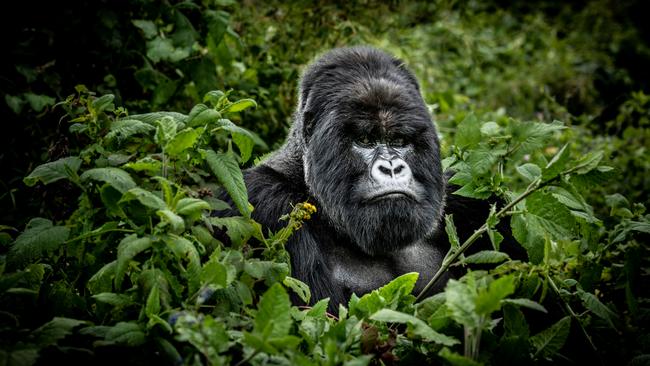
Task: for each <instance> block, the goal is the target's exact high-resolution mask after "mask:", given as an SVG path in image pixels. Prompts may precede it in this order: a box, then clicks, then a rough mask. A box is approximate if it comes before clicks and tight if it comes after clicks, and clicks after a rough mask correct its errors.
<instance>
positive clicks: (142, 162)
mask: <svg viewBox="0 0 650 366" xmlns="http://www.w3.org/2000/svg"><path fill="white" fill-rule="evenodd" d="M123 167H124V168H127V169H131V170H134V171H136V172H142V171H144V172H147V173H149V175H158V174H160V172H161V171H162V162H161V161H160V160H156V159H154V158H152V157H149V156H146V157H144V158H142V159H139V160H138V161H136V162H133V163H126V164H124V166H123Z"/></svg>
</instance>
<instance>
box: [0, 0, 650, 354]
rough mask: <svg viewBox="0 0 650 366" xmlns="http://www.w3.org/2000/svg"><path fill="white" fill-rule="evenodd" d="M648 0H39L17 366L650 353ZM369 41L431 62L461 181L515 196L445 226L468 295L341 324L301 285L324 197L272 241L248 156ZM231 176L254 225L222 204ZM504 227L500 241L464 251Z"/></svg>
mask: <svg viewBox="0 0 650 366" xmlns="http://www.w3.org/2000/svg"><path fill="white" fill-rule="evenodd" d="M641 3H642V2H641V1H638V2H634V1H632V2H623V3H621V2H614V1H607V0H597V1H591V2H575V3H572V4H571V5H566V4H561V3H557V2H552V1H549V2H541V3H539V4H536V5H504V4H502V3H501V2H499V1H494V2H491V1H488V2H481V1H477V2H472V1H470V2H466V3H464V4H459V3H458V2H454V1H448V2H447V1H436V2H427V1H421V2H418V1H413V2H379V1H378V2H375V1H363V2H343V3H342V4H325V5H323V4H319V2H313V3H312V2H309V1H300V2H290V3H288V4H287V3H284V2H279V1H277V2H276V1H271V2H255V1H244V2H241V3H236V2H234V1H230V0H215V1H207V0H204V1H167V2H161V3H158V2H149V1H144V0H129V1H122V2H113V1H96V2H73V3H66V4H65V5H62V4H58V3H56V2H48V3H42V4H41V3H40V2H32V1H24V2H20V3H17V4H15V5H16V8H15V10H6V12H7V14H8V16H9V17H13V18H14V19H15V21H14V22H9V23H3V25H2V27H3V28H2V34H3V36H5V37H6V40H5V44H8V45H9V47H8V50H7V51H6V52H5V53H6V55H5V56H4V57H3V64H2V68H1V69H0V75H1V76H2V77H1V78H0V87H1V88H0V90H1V91H2V94H3V100H4V103H2V106H0V109H1V113H2V116H3V119H4V121H5V127H4V131H5V132H4V133H3V134H2V136H1V139H2V140H1V143H2V145H3V147H4V149H3V150H2V151H1V152H0V154H1V155H0V163H1V164H2V166H1V169H0V183H1V184H2V190H1V191H0V204H1V205H2V206H1V207H2V210H0V224H3V225H1V226H0V365H31V364H53V363H54V362H55V361H56V360H64V361H67V362H72V361H73V360H74V361H78V362H89V360H94V361H93V362H100V363H105V364H112V363H115V362H120V363H127V364H131V363H133V364H136V363H137V364H149V363H152V364H153V363H159V364H242V365H243V364H290V365H293V364H301V365H303V364H304V365H312V364H328V365H329V364H332V365H333V364H345V365H367V364H386V365H389V364H407V365H408V364H452V365H477V364H494V365H500V364H522V363H524V362H531V363H535V364H547V363H548V364H587V363H595V364H630V365H639V364H647V363H648V362H649V360H650V337H649V335H650V293H649V288H648V286H647V285H645V284H646V283H647V282H646V281H649V280H650V273H649V272H648V268H650V267H649V266H648V265H649V264H650V263H649V260H650V253H649V247H648V239H649V238H650V214H648V213H646V206H647V203H648V198H649V194H650V189H649V188H650V151H649V146H650V128H648V127H650V85H649V82H650V75H649V73H650V71H649V69H648V68H647V65H648V64H650V46H649V42H648V41H649V40H650V28H648V25H647V22H645V20H644V19H643V16H644V12H643V11H642V6H641ZM317 4H318V5H317ZM353 44H370V45H374V46H377V47H380V48H382V49H385V50H387V51H389V52H392V53H394V54H395V55H397V56H399V57H401V58H403V59H404V60H405V61H406V63H407V64H408V65H409V67H410V68H411V69H413V70H414V71H415V72H416V74H417V76H418V78H419V80H420V81H421V84H422V93H423V96H424V98H425V101H426V102H427V103H428V105H429V106H430V109H431V112H432V116H433V119H434V121H435V123H436V125H437V127H438V130H439V131H440V134H441V139H442V149H443V154H444V156H445V160H444V165H445V168H448V169H453V170H454V171H455V172H456V173H455V175H454V177H453V178H452V182H453V183H455V184H458V185H460V186H461V187H462V188H461V189H459V190H458V191H457V192H456V194H459V195H463V196H467V197H474V198H479V199H489V198H491V197H499V198H500V199H501V201H503V202H504V204H503V205H502V206H493V207H492V209H491V211H490V214H489V218H488V220H487V222H486V223H485V225H484V226H483V227H482V228H481V229H480V230H479V231H478V232H476V233H475V234H474V235H472V236H471V237H468V238H466V237H458V235H457V234H456V230H455V227H454V221H456V222H458V220H462V218H461V217H451V216H448V217H446V220H445V221H446V228H445V229H446V231H447V233H448V235H449V238H450V241H451V242H452V248H451V250H450V253H449V255H448V256H447V258H446V259H445V262H444V266H443V267H444V269H448V268H464V269H465V270H466V273H467V274H466V275H464V276H463V277H461V278H457V279H455V280H451V281H450V282H449V283H448V285H447V287H446V289H445V291H444V292H443V293H440V294H437V295H435V296H432V297H429V298H419V297H418V298H417V299H416V297H417V295H418V294H412V293H411V290H412V288H413V286H414V283H415V281H416V279H417V276H416V275H415V274H406V275H403V276H401V277H399V278H397V279H395V280H394V281H393V282H391V283H390V284H388V285H386V286H385V287H383V288H381V289H379V290H377V291H374V292H372V293H370V294H367V295H364V296H362V297H360V298H359V297H355V296H353V297H352V298H351V299H350V302H349V304H348V306H347V307H341V308H340V309H339V312H338V314H329V313H327V312H326V309H327V300H322V301H320V302H318V303H316V304H315V305H314V306H310V307H307V306H293V305H292V304H291V302H290V300H289V294H292V293H293V294H296V295H297V296H298V297H300V298H302V299H303V300H308V299H309V297H310V293H309V289H308V288H307V287H306V286H305V285H304V284H302V283H301V282H300V281H298V280H296V279H294V278H292V277H291V268H290V265H289V260H288V256H287V253H286V251H285V250H284V243H285V242H286V240H287V238H288V237H289V236H290V235H291V234H292V233H293V232H294V231H295V230H300V227H301V225H302V222H303V221H305V220H309V219H310V217H311V216H312V215H314V214H318V207H314V206H313V205H312V203H310V202H305V203H297V204H296V206H295V207H294V209H293V211H292V212H287V215H286V216H285V217H284V220H285V222H286V226H285V227H284V228H283V229H282V230H280V231H278V232H267V231H266V230H265V229H264V228H262V227H260V225H259V224H257V223H256V222H255V221H254V220H252V219H251V218H250V214H251V211H252V210H254V207H252V206H251V205H250V204H249V203H248V200H247V195H246V189H245V186H244V184H243V179H242V174H241V169H242V168H245V167H247V166H251V165H252V164H255V163H256V162H258V161H260V160H261V159H263V158H264V154H265V153H267V152H269V151H272V150H273V149H274V148H277V147H278V146H279V145H280V144H281V143H282V140H283V138H284V136H285V134H286V131H287V129H288V126H289V123H290V121H291V113H292V112H293V109H294V105H295V102H296V85H297V79H298V77H299V75H300V71H301V69H302V68H303V67H304V66H305V64H307V63H308V62H309V61H311V60H312V59H313V58H314V57H315V56H317V55H318V54H320V53H322V52H324V51H326V50H328V49H330V48H332V47H335V46H344V45H353ZM222 192H226V193H227V194H228V195H229V196H230V197H231V198H232V201H233V202H234V205H235V206H236V209H237V210H238V211H239V213H240V216H236V217H220V216H218V215H216V216H215V215H214V214H213V212H218V211H220V210H224V209H225V208H228V204H227V203H225V202H223V201H221V200H219V199H218V198H217V197H219V196H220V195H221V194H222ZM498 223H506V224H509V225H506V226H509V227H510V228H511V229H510V230H511V234H512V236H513V237H514V238H515V239H516V241H517V242H518V243H519V244H521V246H522V247H523V248H524V249H525V250H526V253H527V256H528V260H527V261H518V260H510V258H509V256H508V254H507V253H503V252H501V251H500V243H501V242H502V240H503V237H504V235H510V232H508V233H501V232H499V231H498V229H497V224H498ZM498 227H499V228H501V227H502V225H499V226H498ZM215 233H221V235H216V237H215ZM479 235H485V236H486V237H488V238H489V240H490V243H491V244H492V248H490V250H483V251H480V252H476V251H475V250H473V251H472V253H473V254H471V255H470V254H469V252H465V251H466V250H467V249H468V248H470V247H471V245H472V244H473V243H474V242H475V240H476V238H477V237H478V236H479ZM224 242H225V244H224Z"/></svg>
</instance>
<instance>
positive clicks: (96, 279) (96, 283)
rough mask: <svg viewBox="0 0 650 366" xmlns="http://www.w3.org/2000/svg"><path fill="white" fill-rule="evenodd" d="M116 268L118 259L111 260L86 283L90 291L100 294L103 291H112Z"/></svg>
mask: <svg viewBox="0 0 650 366" xmlns="http://www.w3.org/2000/svg"><path fill="white" fill-rule="evenodd" d="M116 268H117V261H112V262H109V263H107V264H106V265H104V266H103V267H102V268H100V269H99V271H97V273H95V274H94V275H93V276H92V277H91V278H90V279H89V280H88V283H87V284H86V287H88V289H89V290H90V293H92V294H99V293H102V292H110V291H111V290H112V289H113V278H114V277H115V270H116Z"/></svg>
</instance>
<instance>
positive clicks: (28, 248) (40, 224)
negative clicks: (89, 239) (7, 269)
mask: <svg viewBox="0 0 650 366" xmlns="http://www.w3.org/2000/svg"><path fill="white" fill-rule="evenodd" d="M69 236H70V229H69V228H68V227H65V226H54V225H53V224H52V221H50V220H47V219H43V218H40V217H37V218H34V219H32V220H31V221H30V222H29V223H28V224H27V227H26V228H25V231H24V232H23V233H22V234H20V235H19V236H18V237H17V238H16V240H15V241H14V243H13V244H12V246H11V248H10V249H9V253H8V254H7V256H8V258H7V261H8V262H9V263H10V264H12V266H15V267H22V266H24V265H25V264H28V263H30V262H34V261H35V260H36V259H38V258H41V257H42V256H43V255H45V254H46V253H49V252H52V251H54V250H56V249H58V248H59V247H60V246H61V245H62V244H63V243H64V242H65V241H66V240H68V237H69Z"/></svg>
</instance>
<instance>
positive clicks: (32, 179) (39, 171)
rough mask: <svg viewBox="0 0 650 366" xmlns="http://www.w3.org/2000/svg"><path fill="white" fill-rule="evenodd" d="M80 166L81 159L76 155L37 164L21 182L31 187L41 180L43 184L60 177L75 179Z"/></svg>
mask: <svg viewBox="0 0 650 366" xmlns="http://www.w3.org/2000/svg"><path fill="white" fill-rule="evenodd" d="M80 166H81V159H79V158H78V157H76V156H70V157H67V158H62V159H59V160H57V161H53V162H50V163H45V164H43V165H39V166H37V167H36V169H34V171H32V172H31V173H30V174H29V175H28V176H26V177H25V178H24V179H23V182H24V183H25V184H26V185H28V186H30V187H31V186H33V185H35V184H36V183H37V182H38V181H41V182H43V184H50V183H52V182H56V181H58V180H60V179H69V180H72V181H75V180H76V177H77V171H78V170H79V167H80Z"/></svg>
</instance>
